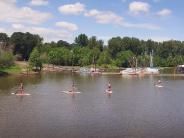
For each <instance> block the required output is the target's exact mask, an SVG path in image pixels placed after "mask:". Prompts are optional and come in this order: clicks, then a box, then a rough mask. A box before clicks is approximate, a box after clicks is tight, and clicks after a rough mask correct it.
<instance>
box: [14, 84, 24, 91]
mask: <svg viewBox="0 0 184 138" xmlns="http://www.w3.org/2000/svg"><path fill="white" fill-rule="evenodd" d="M23 91H24V86H23V83H22V82H21V83H20V87H19V91H17V92H16V93H15V94H17V93H20V94H23Z"/></svg>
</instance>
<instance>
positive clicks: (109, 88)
mask: <svg viewBox="0 0 184 138" xmlns="http://www.w3.org/2000/svg"><path fill="white" fill-rule="evenodd" d="M111 89H112V87H111V84H110V82H109V83H108V91H111Z"/></svg>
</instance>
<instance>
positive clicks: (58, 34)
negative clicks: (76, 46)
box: [0, 24, 73, 42]
mask: <svg viewBox="0 0 184 138" xmlns="http://www.w3.org/2000/svg"><path fill="white" fill-rule="evenodd" d="M0 31H1V29H0ZM2 31H3V32H6V33H7V34H9V35H11V34H12V33H13V32H30V33H32V34H38V35H40V36H41V37H43V38H44V42H51V41H58V40H61V39H62V40H66V41H70V42H72V41H73V34H72V33H71V32H68V31H66V30H60V29H52V28H44V27H38V26H28V25H23V24H12V27H9V28H3V29H2Z"/></svg>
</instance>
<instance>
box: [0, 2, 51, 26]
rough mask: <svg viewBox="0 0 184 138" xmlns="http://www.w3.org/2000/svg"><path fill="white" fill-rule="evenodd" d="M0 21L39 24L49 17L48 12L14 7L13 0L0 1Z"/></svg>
mask: <svg viewBox="0 0 184 138" xmlns="http://www.w3.org/2000/svg"><path fill="white" fill-rule="evenodd" d="M0 13H1V16H0V21H5V22H12V23H28V24H39V23H42V22H44V21H46V20H48V19H50V18H51V14H50V13H45V12H40V11H36V10H33V9H31V8H29V7H21V8H18V7H16V1H15V0H8V1H5V0H3V1H0Z"/></svg>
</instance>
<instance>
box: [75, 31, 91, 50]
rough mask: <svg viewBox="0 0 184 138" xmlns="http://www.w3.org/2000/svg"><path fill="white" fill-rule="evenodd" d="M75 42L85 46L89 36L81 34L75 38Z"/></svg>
mask: <svg viewBox="0 0 184 138" xmlns="http://www.w3.org/2000/svg"><path fill="white" fill-rule="evenodd" d="M75 43H76V44H78V45H79V46H82V47H85V46H87V45H88V37H87V36H86V35H85V34H80V35H78V36H77V37H76V38H75Z"/></svg>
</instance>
